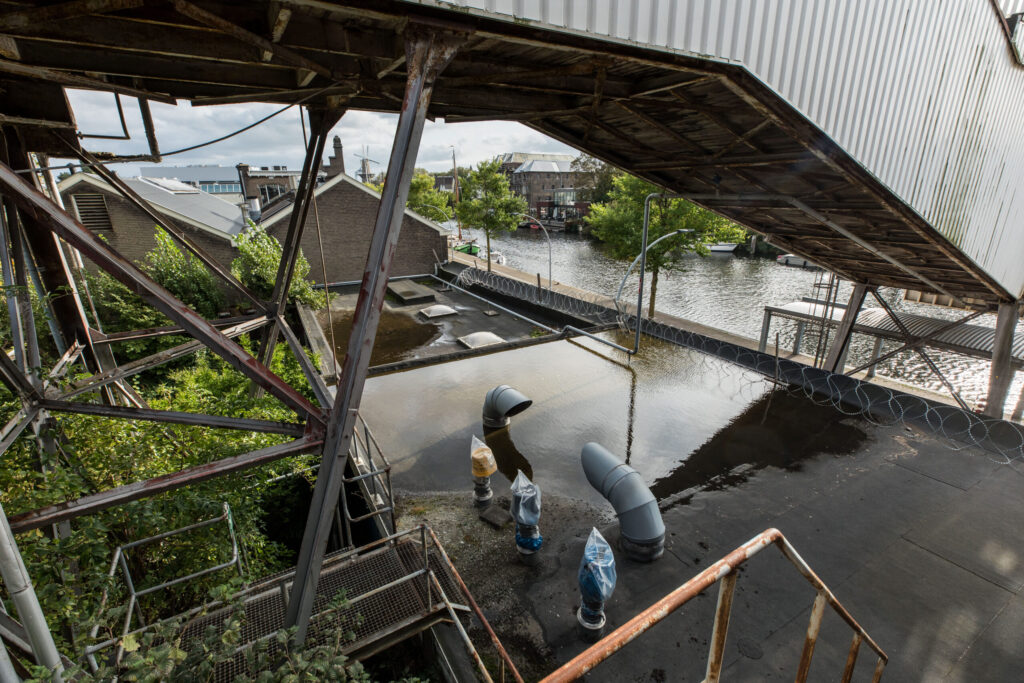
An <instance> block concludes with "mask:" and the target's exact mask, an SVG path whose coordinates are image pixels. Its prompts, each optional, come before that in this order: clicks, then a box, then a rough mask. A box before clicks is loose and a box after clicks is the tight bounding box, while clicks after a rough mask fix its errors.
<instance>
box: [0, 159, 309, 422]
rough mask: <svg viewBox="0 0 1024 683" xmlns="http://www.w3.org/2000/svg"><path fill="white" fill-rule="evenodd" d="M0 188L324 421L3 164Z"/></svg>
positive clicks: (253, 375)
mask: <svg viewBox="0 0 1024 683" xmlns="http://www.w3.org/2000/svg"><path fill="white" fill-rule="evenodd" d="M0 188H3V189H4V190H5V191H6V192H9V193H10V196H11V198H12V199H13V200H14V202H15V203H16V204H17V205H18V208H19V209H20V210H21V211H24V212H26V213H28V214H29V215H31V216H33V217H34V218H35V219H36V220H37V221H38V222H39V223H40V224H42V225H43V226H45V227H46V228H48V229H49V230H51V231H53V233H54V234H56V235H59V236H60V237H62V238H63V239H64V240H66V241H67V242H68V243H69V244H70V245H72V246H73V247H75V248H76V249H78V250H79V251H81V252H82V253H83V254H85V255H86V256H87V257H89V258H90V259H91V260H92V261H93V262H94V263H95V264H96V265H98V266H99V267H100V268H102V269H103V270H105V271H107V272H108V273H110V274H111V275H112V276H113V277H114V278H115V279H117V280H118V281H120V282H121V283H122V284H124V285H125V286H126V287H128V289H130V290H131V291H133V292H135V293H136V294H138V295H139V296H140V297H142V299H143V300H145V301H146V302H148V303H149V304H150V305H151V306H153V307H154V308H156V309H157V310H158V311H160V312H161V313H163V314H164V315H166V316H167V317H168V318H170V319H171V320H172V321H174V322H176V323H178V324H179V325H181V326H182V327H183V328H184V329H185V330H186V331H187V332H188V333H189V334H190V335H192V336H193V337H195V338H196V339H198V340H199V341H201V342H203V344H204V345H206V346H207V347H209V348H210V350H211V351H213V352H214V353H216V354H217V355H219V356H220V357H221V358H223V359H224V360H225V361H227V363H228V364H229V365H231V366H232V367H233V368H235V369H236V370H238V371H239V372H241V373H242V374H243V375H245V376H246V377H248V378H249V379H250V380H252V381H253V382H254V383H256V384H257V385H258V386H260V387H262V388H263V389H266V390H267V391H268V392H269V393H270V394H271V395H272V396H274V397H275V398H277V399H278V400H280V401H281V402H282V403H284V404H285V405H287V406H288V407H290V408H292V409H293V410H295V411H296V412H297V413H298V414H299V415H302V416H303V417H306V418H308V419H312V420H315V421H317V422H320V421H322V420H323V417H322V416H321V414H320V411H319V410H318V409H317V408H316V407H315V406H314V405H313V404H312V403H310V402H309V401H308V400H307V399H306V397H305V396H303V395H302V394H300V393H299V392H298V391H296V390H295V389H294V388H293V387H291V386H290V385H289V384H288V383H287V382H285V381H284V380H282V379H281V378H280V377H278V376H277V375H275V374H274V373H273V372H271V371H270V370H269V369H268V368H267V367H266V366H264V365H262V364H260V363H258V362H257V361H256V359H255V358H253V357H252V356H250V355H249V354H248V353H246V352H245V349H243V348H242V347H241V346H239V345H238V344H236V343H235V342H234V341H232V340H231V339H229V338H228V337H226V336H225V335H224V334H223V333H221V331H220V330H218V329H217V328H216V327H214V326H213V325H211V324H210V323H209V322H208V321H207V320H206V319H205V318H203V317H202V316H201V315H199V314H198V313H196V312H195V311H193V310H192V309H191V308H189V307H188V306H186V305H185V304H183V303H182V302H181V301H179V300H178V299H177V298H176V297H175V296H174V295H173V294H171V293H170V292H168V291H167V290H166V289H164V288H163V287H161V286H160V285H158V284H157V283H156V282H154V281H153V279H152V278H150V277H149V276H148V275H146V274H145V273H143V272H142V271H141V270H139V268H138V267H137V266H136V265H135V264H134V263H132V262H131V261H129V260H127V259H125V258H124V257H123V256H121V255H120V254H118V253H117V252H116V251H114V250H113V249H112V248H111V247H110V246H109V245H108V244H106V243H105V242H103V240H101V239H99V238H98V237H97V236H96V235H94V234H93V233H92V232H91V231H90V230H89V229H88V228H86V227H85V226H83V225H82V224H81V223H79V222H78V221H76V220H74V219H73V218H71V217H70V216H68V215H67V214H66V213H64V212H62V211H60V210H59V209H58V208H57V207H56V206H55V205H54V204H53V203H51V202H50V201H49V200H48V199H46V198H45V197H43V196H42V195H41V194H40V193H39V192H38V191H36V189H35V188H33V187H32V186H31V185H29V184H28V183H26V182H25V181H24V180H22V179H21V178H19V177H18V176H17V174H16V173H14V171H12V170H11V169H10V168H9V167H8V166H6V165H3V164H0Z"/></svg>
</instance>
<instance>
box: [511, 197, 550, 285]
mask: <svg viewBox="0 0 1024 683" xmlns="http://www.w3.org/2000/svg"><path fill="white" fill-rule="evenodd" d="M513 215H514V216H525V217H526V218H529V219H530V220H531V221H533V222H534V223H536V224H537V225H539V226H540V229H541V230H543V231H544V237H546V238H547V240H548V303H549V304H550V303H551V282H552V280H551V235H549V234H548V229H547V228H545V227H544V224H543V223H541V222H540V219H538V218H536V217H534V216H531V215H530V214H528V213H522V212H520V211H517V212H515V213H514V214H513Z"/></svg>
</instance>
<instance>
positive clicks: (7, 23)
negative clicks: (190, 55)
mask: <svg viewBox="0 0 1024 683" xmlns="http://www.w3.org/2000/svg"><path fill="white" fill-rule="evenodd" d="M142 2H143V0H72V2H62V3H58V4H56V5H44V6H42V7H33V8H30V9H22V10H15V11H13V12H6V13H4V14H0V31H11V30H17V29H22V28H29V27H32V26H35V25H39V24H42V23H47V22H51V21H61V20H64V19H73V18H75V17H80V16H83V15H87V14H98V13H102V12H116V11H117V10H122V9H133V8H135V7H141V6H142Z"/></svg>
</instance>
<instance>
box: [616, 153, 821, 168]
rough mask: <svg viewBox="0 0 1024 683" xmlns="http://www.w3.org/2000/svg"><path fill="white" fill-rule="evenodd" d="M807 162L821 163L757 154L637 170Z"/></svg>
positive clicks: (656, 164)
mask: <svg viewBox="0 0 1024 683" xmlns="http://www.w3.org/2000/svg"><path fill="white" fill-rule="evenodd" d="M807 161H810V162H812V163H819V162H818V160H817V159H816V158H815V157H814V156H813V155H808V154H807V153H806V152H801V153H796V154H793V153H786V154H755V155H750V156H735V157H725V158H720V159H711V158H709V157H702V158H700V159H690V160H682V161H672V162H662V161H652V162H648V163H642V164H636V166H635V168H642V169H645V170H651V171H656V170H665V169H672V168H679V169H686V168H705V169H715V168H750V167H755V166H775V165H788V164H798V163H802V162H807Z"/></svg>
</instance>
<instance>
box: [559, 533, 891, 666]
mask: <svg viewBox="0 0 1024 683" xmlns="http://www.w3.org/2000/svg"><path fill="white" fill-rule="evenodd" d="M770 545H776V546H778V548H779V550H780V551H782V554H783V555H785V557H786V559H787V560H789V561H790V563H792V564H793V566H794V567H796V569H797V571H798V572H800V574H801V575H802V576H803V577H804V578H805V579H806V580H807V582H808V583H810V584H811V585H812V586H813V587H814V588H815V590H816V591H817V593H818V595H819V596H822V600H824V602H825V603H827V604H828V606H830V607H831V608H832V610H833V611H834V612H835V613H836V614H837V615H838V616H839V618H840V619H842V620H843V621H845V622H846V624H847V625H848V626H849V627H850V628H851V629H853V631H855V632H856V633H859V634H860V635H861V637H862V638H863V642H865V643H867V645H868V647H870V648H871V649H872V650H873V651H874V652H875V654H877V655H878V666H877V667H876V672H877V675H881V670H882V669H883V668H884V667H885V664H886V662H887V661H888V659H889V658H888V656H887V655H886V654H885V651H884V650H882V648H880V647H879V646H878V643H876V642H875V641H874V640H873V639H872V638H871V636H869V635H868V634H867V632H866V631H865V630H864V628H863V627H862V626H861V625H860V624H858V623H857V620H856V619H854V618H853V617H852V616H850V613H849V612H847V611H846V608H845V607H843V605H842V604H841V603H840V602H839V600H838V599H837V598H836V596H835V595H834V594H833V593H832V591H830V590H829V589H828V586H826V585H825V584H824V583H823V582H822V580H821V579H819V578H818V575H817V574H815V573H814V571H813V570H812V569H811V568H810V567H809V566H808V565H807V563H806V562H804V559H803V558H802V557H800V554H799V553H797V551H796V549H795V548H793V546H791V545H790V544H789V541H787V540H786V537H785V536H783V535H782V532H781V531H779V530H778V529H766V530H765V531H762V532H761V533H760V534H758V535H757V536H755V537H754V538H752V539H750V540H749V541H747V542H746V543H744V544H743V545H741V546H740V547H739V548H736V549H735V550H733V551H732V552H730V553H729V554H728V555H726V556H725V557H723V558H722V559H720V560H718V561H717V562H715V563H714V564H712V565H711V566H709V567H708V568H707V569H705V570H704V571H702V572H701V573H699V574H697V575H696V576H694V577H693V578H692V579H690V580H689V581H687V582H686V583H684V584H683V585H681V586H679V587H678V588H676V589H675V590H674V591H672V592H671V593H669V594H668V595H666V596H664V597H663V598H661V599H660V600H658V601H657V602H655V603H654V604H653V605H651V606H650V607H648V608H647V609H645V610H643V611H642V612H640V613H639V614H637V615H636V616H635V617H633V618H632V619H630V620H629V621H627V622H626V623H625V624H623V625H622V626H620V627H619V628H617V629H615V630H614V631H612V632H611V633H609V634H608V635H607V636H605V637H604V638H602V639H601V640H599V641H598V642H596V643H594V644H593V645H591V646H590V647H589V648H587V649H586V650H584V651H583V652H581V653H580V654H579V655H577V656H576V657H575V658H573V659H572V660H571V661H569V662H567V663H566V664H564V665H562V666H561V667H559V668H558V669H557V670H555V671H554V672H552V673H551V674H549V675H548V676H546V677H545V678H544V679H543V681H542V683H570V682H571V681H575V680H577V679H579V678H581V677H582V676H583V675H584V674H586V673H587V672H588V671H591V670H592V669H593V668H594V667H595V666H597V665H598V664H600V663H601V662H603V661H604V660H606V659H608V658H609V657H611V656H612V655H613V654H615V653H616V652H618V651H619V650H621V649H622V648H623V647H625V646H626V645H628V644H629V643H631V642H633V641H634V640H635V639H636V638H638V637H639V636H640V635H641V634H643V633H644V632H646V631H648V630H649V629H651V628H652V627H654V626H655V625H656V624H658V623H660V622H661V621H663V620H664V619H666V618H668V616H669V615H670V614H672V613H673V612H675V611H676V610H677V609H679V608H680V607H682V606H683V605H685V604H686V603H687V602H689V601H690V600H692V599H693V598H695V597H697V596H698V595H700V594H701V593H703V592H704V591H705V590H706V589H707V588H709V587H710V586H712V585H714V584H715V583H716V582H717V581H719V580H720V579H722V578H723V577H725V576H727V575H728V574H730V573H731V572H735V571H736V570H737V569H738V568H739V567H740V566H742V565H743V564H745V563H746V562H747V561H748V560H750V558H752V557H753V556H754V555H756V554H757V553H759V552H760V551H762V550H764V549H765V548H767V547H768V546H770ZM876 680H877V679H876Z"/></svg>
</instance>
